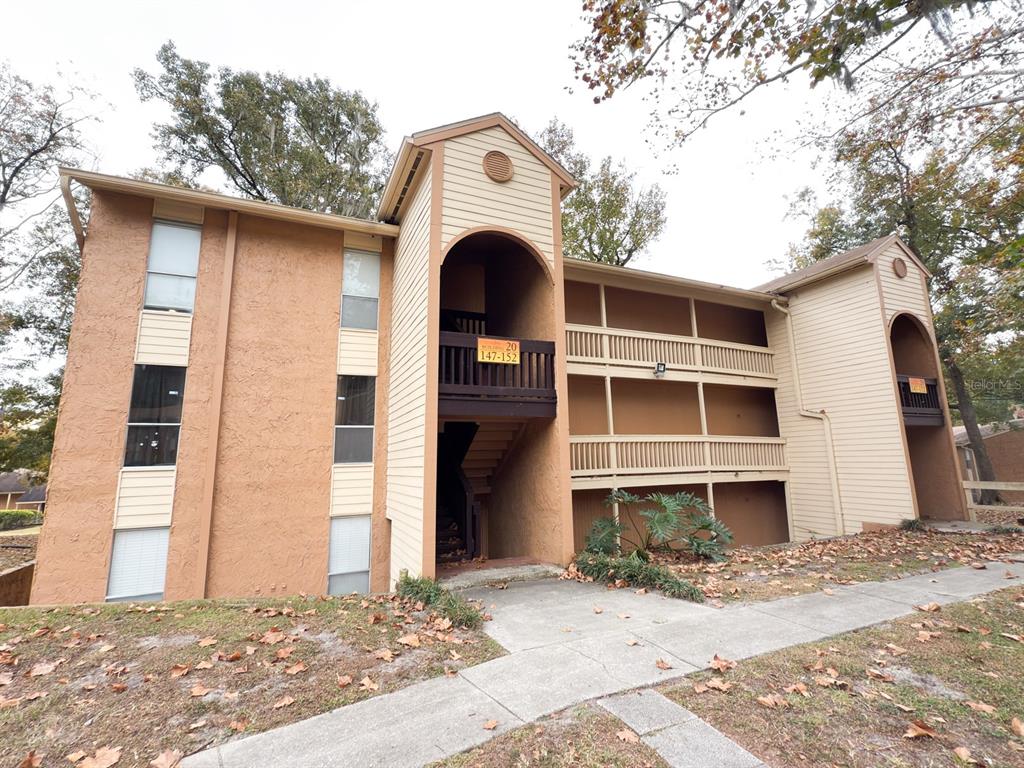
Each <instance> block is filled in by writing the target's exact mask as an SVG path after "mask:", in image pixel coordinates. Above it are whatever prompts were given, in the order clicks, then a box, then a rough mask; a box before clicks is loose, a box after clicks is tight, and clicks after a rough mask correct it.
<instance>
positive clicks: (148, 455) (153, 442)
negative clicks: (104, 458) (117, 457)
mask: <svg viewBox="0 0 1024 768" xmlns="http://www.w3.org/2000/svg"><path fill="white" fill-rule="evenodd" d="M179 429H181V427H179V426H178V425H177V424H175V425H174V426H159V427H133V426H129V427H128V444H127V445H126V446H125V450H124V465H125V466H126V467H158V466H167V465H173V464H174V462H175V459H176V458H177V456H178V430H179Z"/></svg>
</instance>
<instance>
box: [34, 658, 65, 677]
mask: <svg viewBox="0 0 1024 768" xmlns="http://www.w3.org/2000/svg"><path fill="white" fill-rule="evenodd" d="M63 663H64V659H57V660H56V661H40V662H38V663H36V664H33V665H32V669H30V670H29V671H28V676H29V677H39V676H40V675H48V674H50V673H51V672H53V670H55V669H56V668H57V667H59V666H60V665H61V664H63Z"/></svg>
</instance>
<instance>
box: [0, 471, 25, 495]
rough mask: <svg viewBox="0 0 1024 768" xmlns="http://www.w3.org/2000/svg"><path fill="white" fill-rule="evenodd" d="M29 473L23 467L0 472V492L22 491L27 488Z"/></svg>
mask: <svg viewBox="0 0 1024 768" xmlns="http://www.w3.org/2000/svg"><path fill="white" fill-rule="evenodd" d="M28 481H29V474H28V472H27V471H26V470H24V469H16V470H14V471H13V472H0V493H23V492H24V491H27V490H28Z"/></svg>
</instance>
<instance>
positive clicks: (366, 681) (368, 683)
mask: <svg viewBox="0 0 1024 768" xmlns="http://www.w3.org/2000/svg"><path fill="white" fill-rule="evenodd" d="M379 689H380V685H378V684H377V683H375V682H373V680H371V679H370V676H369V675H367V676H366V677H364V678H363V679H362V680H360V681H359V690H361V691H376V690H379Z"/></svg>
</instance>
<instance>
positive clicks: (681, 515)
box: [584, 489, 732, 561]
mask: <svg viewBox="0 0 1024 768" xmlns="http://www.w3.org/2000/svg"><path fill="white" fill-rule="evenodd" d="M604 503H605V505H607V506H612V505H615V504H617V505H618V507H619V519H618V520H617V521H616V520H614V519H612V518H610V517H602V518H598V519H597V520H595V521H594V523H593V525H591V528H590V533H589V534H588V535H587V541H586V547H585V549H584V551H586V552H590V553H592V554H598V555H617V554H620V553H621V551H622V550H621V546H622V543H623V542H625V543H626V544H627V545H629V546H631V547H632V548H633V553H632V554H633V555H634V556H635V557H637V558H639V559H641V560H644V561H647V560H650V559H651V553H652V552H654V551H655V550H657V549H670V548H671V547H672V545H673V544H674V545H676V546H679V547H684V548H685V549H687V550H688V551H689V552H690V553H691V554H693V555H695V556H696V557H699V558H701V559H704V560H723V559H724V558H725V547H726V545H727V544H730V543H732V531H730V530H729V528H728V526H726V525H725V523H723V522H722V521H721V520H718V519H717V518H715V516H714V515H713V514H712V513H711V507H709V506H708V505H707V502H705V501H704V499H702V498H701V497H700V496H697V495H695V494H692V493H685V492H681V493H673V494H666V493H657V492H656V493H649V494H647V495H646V496H644V497H643V498H640V497H639V496H637V495H635V494H632V493H629V492H628V491H622V490H618V489H616V490H614V491H612V492H611V493H610V494H609V495H608V498H607V499H605V501H604ZM642 503H645V504H646V505H647V506H645V507H643V508H642V509H640V510H639V511H638V512H637V513H636V515H634V512H633V508H634V507H636V506H637V505H639V504H642ZM687 510H689V511H687ZM637 516H638V517H639V518H640V519H639V520H638V519H637ZM624 521H625V522H624ZM626 522H628V523H629V527H628V528H627V526H626Z"/></svg>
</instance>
